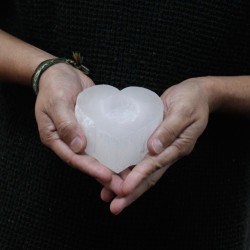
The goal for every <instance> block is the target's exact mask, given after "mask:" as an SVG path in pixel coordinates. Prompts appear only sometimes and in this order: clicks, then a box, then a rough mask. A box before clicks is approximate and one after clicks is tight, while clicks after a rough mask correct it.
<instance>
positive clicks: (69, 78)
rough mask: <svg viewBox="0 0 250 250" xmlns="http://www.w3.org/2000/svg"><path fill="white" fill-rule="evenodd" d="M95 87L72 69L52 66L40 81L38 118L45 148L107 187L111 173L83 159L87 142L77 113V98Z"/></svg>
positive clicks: (88, 159) (95, 162)
mask: <svg viewBox="0 0 250 250" xmlns="http://www.w3.org/2000/svg"><path fill="white" fill-rule="evenodd" d="M92 85H94V83H93V81H92V80H91V79H90V78H89V77H88V76H86V75H84V74H83V73H82V72H81V71H79V70H78V69H75V68H74V67H72V66H71V65H67V64H64V63H59V64H56V65H53V66H52V67H50V68H49V69H47V70H46V71H45V72H44V73H43V74H42V76H41V78H40V83H39V93H38V96H37V100H36V105H35V115H36V120H37V124H38V130H39V134H40V138H41V141H42V143H43V144H45V145H46V146H48V147H49V148H50V149H52V150H53V151H54V152H55V153H56V154H57V155H58V156H59V157H60V158H61V159H62V160H63V161H65V162H66V163H67V164H69V165H71V166H73V167H75V168H77V169H79V170H80V171H82V172H84V173H86V174H88V175H90V176H92V177H94V178H96V179H98V180H99V181H100V182H101V183H104V184H105V183H106V182H109V181H110V180H111V178H112V171H110V170H109V169H107V168H106V167H105V166H103V165H101V164H100V163H99V162H98V161H96V160H95V159H93V158H91V157H90V156H87V155H84V149H85V147H86V139H85V136H84V132H83V131H82V129H81V127H80V126H79V124H78V122H77V120H76V117H75V113H74V108H75V103H76V99H77V95H78V94H79V93H80V92H81V91H82V90H84V89H85V88H88V87H90V86H92Z"/></svg>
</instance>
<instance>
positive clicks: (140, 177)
mask: <svg viewBox="0 0 250 250" xmlns="http://www.w3.org/2000/svg"><path fill="white" fill-rule="evenodd" d="M206 82H207V78H206V77H204V78H194V79H188V80H186V81H183V82H182V83H179V84H177V85H174V86H172V87H170V88H169V89H167V90H166V91H165V92H164V93H163V95H162V96H161V98H162V100H163V103H164V120H163V122H162V123H161V124H160V126H159V127H158V128H157V129H156V130H155V132H154V133H153V134H152V136H151V137H150V138H149V140H148V150H149V153H148V155H147V156H146V157H145V158H144V159H143V160H142V162H140V163H139V164H138V165H136V166H134V167H133V168H132V167H131V168H128V169H126V170H124V171H123V172H122V173H120V174H119V176H120V177H121V178H122V179H123V181H122V182H121V181H120V179H119V178H114V180H116V183H115V182H113V183H112V182H111V184H110V183H109V186H104V188H103V189H102V191H101V199H102V200H103V201H106V202H110V201H111V204H110V210H111V212H112V213H113V214H119V213H120V212H121V211H122V210H123V209H124V208H126V207H127V206H129V205H130V204H131V203H133V202H134V201H135V200H137V199H138V198H139V197H140V196H141V195H142V194H143V193H144V192H146V191H147V190H149V189H150V188H151V187H153V186H154V185H155V184H156V183H157V181H158V180H159V179H160V178H161V177H162V175H163V174H164V173H165V172H166V170H167V169H168V168H169V167H170V166H172V165H173V164H174V163H175V162H176V161H177V160H179V159H180V158H182V157H184V156H186V155H188V154H189V153H191V151H192V150H193V148H194V146H195V143H196V141H197V139H198V137H199V136H200V135H201V134H202V132H203V131H204V130H205V128H206V126H207V122H208V117H209V110H210V107H209V100H208V99H209V96H208V94H207V92H206V90H205V88H204V85H203V84H205V83H206ZM118 179H119V181H118V182H117V180H118Z"/></svg>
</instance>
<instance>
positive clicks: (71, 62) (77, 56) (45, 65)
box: [31, 52, 89, 95]
mask: <svg viewBox="0 0 250 250" xmlns="http://www.w3.org/2000/svg"><path fill="white" fill-rule="evenodd" d="M73 58H74V60H71V59H67V58H52V59H48V60H45V61H43V62H41V63H40V64H39V65H38V66H37V68H36V70H35V72H34V74H33V75H32V78H31V83H32V87H33V90H34V91H35V93H36V95H37V94H38V91H39V79H40V77H41V75H42V73H43V72H44V71H45V70H46V69H48V68H49V67H51V66H52V65H54V64H57V63H66V64H69V65H71V66H73V67H74V68H77V69H79V70H81V71H82V72H83V73H84V74H85V75H88V74H89V69H88V68H86V67H85V66H83V65H82V64H81V63H82V57H81V56H80V54H79V53H77V52H73Z"/></svg>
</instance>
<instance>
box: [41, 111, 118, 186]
mask: <svg viewBox="0 0 250 250" xmlns="http://www.w3.org/2000/svg"><path fill="white" fill-rule="evenodd" d="M37 122H38V128H39V133H40V137H41V140H42V142H43V143H44V144H45V145H46V146H48V147H49V148H50V149H51V150H52V151H54V152H55V153H56V154H57V156H59V157H60V158H61V159H62V160H63V161H65V162H66V163H67V164H68V165H70V166H72V167H74V168H76V169H78V170H80V171H82V172H84V173H86V174H88V175H90V176H92V177H94V178H96V179H99V180H101V181H102V182H103V183H106V182H110V181H111V179H112V175H113V172H112V171H111V170H109V169H108V168H106V167H105V166H103V165H102V164H100V163H99V162H98V161H97V160H95V159H94V158H92V157H90V156H88V155H78V154H75V153H74V152H73V151H72V150H71V148H70V147H69V146H68V145H67V144H66V143H65V142H63V141H62V140H61V138H60V137H59V135H58V131H57V130H56V129H55V126H54V123H53V122H52V121H51V119H50V118H49V117H48V116H47V115H46V114H42V115H40V116H38V117H37Z"/></svg>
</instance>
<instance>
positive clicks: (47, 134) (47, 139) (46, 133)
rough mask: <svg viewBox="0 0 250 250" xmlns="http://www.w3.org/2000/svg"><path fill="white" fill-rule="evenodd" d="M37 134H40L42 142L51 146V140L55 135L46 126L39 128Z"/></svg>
mask: <svg viewBox="0 0 250 250" xmlns="http://www.w3.org/2000/svg"><path fill="white" fill-rule="evenodd" d="M39 135H40V140H41V142H42V144H44V145H46V146H48V147H51V145H52V142H53V141H54V140H56V139H57V138H56V137H55V134H54V133H53V132H52V131H50V130H48V129H46V128H41V129H39Z"/></svg>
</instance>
